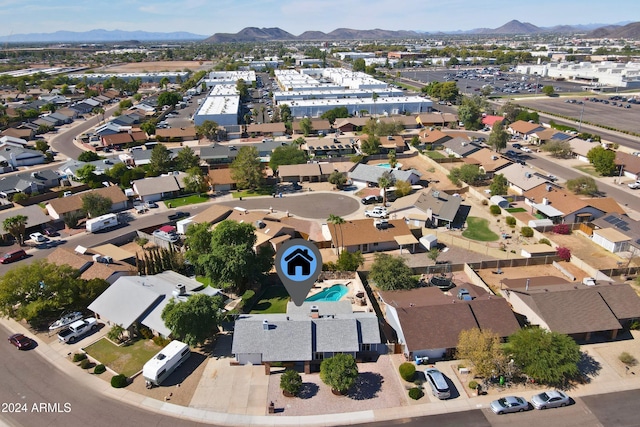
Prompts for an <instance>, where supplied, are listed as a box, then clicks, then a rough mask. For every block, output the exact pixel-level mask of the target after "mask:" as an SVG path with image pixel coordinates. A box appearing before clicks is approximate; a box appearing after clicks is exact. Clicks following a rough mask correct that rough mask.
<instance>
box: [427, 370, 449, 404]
mask: <svg viewBox="0 0 640 427" xmlns="http://www.w3.org/2000/svg"><path fill="white" fill-rule="evenodd" d="M424 376H425V378H426V379H427V383H428V384H429V386H430V387H431V393H432V394H433V395H434V396H435V397H437V398H438V399H440V400H444V399H448V398H450V397H451V390H449V384H447V380H446V379H445V377H444V375H442V372H440V371H439V370H437V369H435V368H430V369H425V371H424Z"/></svg>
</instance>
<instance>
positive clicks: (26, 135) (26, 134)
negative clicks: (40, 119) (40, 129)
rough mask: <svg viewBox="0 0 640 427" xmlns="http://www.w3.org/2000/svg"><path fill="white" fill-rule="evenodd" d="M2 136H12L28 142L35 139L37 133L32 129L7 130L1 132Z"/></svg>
mask: <svg viewBox="0 0 640 427" xmlns="http://www.w3.org/2000/svg"><path fill="white" fill-rule="evenodd" d="M0 134H1V135H2V136H11V137H13V138H21V139H25V140H27V141H29V140H31V139H33V137H34V136H35V135H36V134H35V131H34V130H33V129H30V128H7V129H5V130H3V131H2V132H0Z"/></svg>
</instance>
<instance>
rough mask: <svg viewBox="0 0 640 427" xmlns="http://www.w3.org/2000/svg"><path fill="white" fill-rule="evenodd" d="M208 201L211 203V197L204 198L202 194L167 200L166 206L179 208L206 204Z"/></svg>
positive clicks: (205, 196)
mask: <svg viewBox="0 0 640 427" xmlns="http://www.w3.org/2000/svg"><path fill="white" fill-rule="evenodd" d="M208 201H209V196H207V195H204V196H203V195H200V194H192V195H190V196H186V197H178V198H176V199H171V200H165V201H164V204H165V205H167V207H172V208H179V207H182V206H187V205H195V204H198V203H204V202H208Z"/></svg>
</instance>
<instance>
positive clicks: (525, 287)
mask: <svg viewBox="0 0 640 427" xmlns="http://www.w3.org/2000/svg"><path fill="white" fill-rule="evenodd" d="M503 283H504V286H506V287H507V289H506V290H505V291H503V295H504V297H505V299H506V300H507V301H509V303H510V304H511V305H512V307H513V311H515V312H516V313H518V314H520V315H522V316H524V317H526V319H527V321H528V322H529V323H530V324H532V325H536V326H539V327H541V328H544V329H547V330H549V331H553V332H559V333H562V334H567V335H570V336H572V337H573V338H575V339H576V340H580V341H587V342H588V341H590V340H591V339H592V338H596V339H597V338H598V337H601V338H604V339H612V340H613V339H615V338H616V336H617V335H618V333H619V332H621V331H622V330H623V329H624V328H628V326H629V324H630V323H631V322H632V321H634V320H636V319H639V318H640V298H639V297H638V295H637V294H636V293H635V291H634V290H633V288H631V286H629V285H627V284H615V283H612V282H601V281H597V282H596V285H595V286H587V285H583V284H581V283H576V282H573V283H571V282H568V281H567V280H565V279H563V278H560V277H552V276H543V277H534V278H528V279H527V278H521V279H504V280H503Z"/></svg>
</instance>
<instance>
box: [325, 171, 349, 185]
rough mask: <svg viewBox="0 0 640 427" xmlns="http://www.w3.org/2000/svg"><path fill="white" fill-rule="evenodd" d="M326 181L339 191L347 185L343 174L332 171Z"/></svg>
mask: <svg viewBox="0 0 640 427" xmlns="http://www.w3.org/2000/svg"><path fill="white" fill-rule="evenodd" d="M328 181H329V183H330V184H333V185H335V186H336V188H337V189H338V190H341V189H342V187H344V185H345V184H346V183H347V177H346V176H345V174H344V173H342V172H340V171H337V170H334V171H333V172H331V175H329V179H328Z"/></svg>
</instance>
